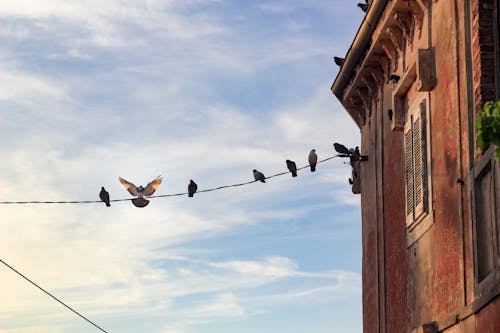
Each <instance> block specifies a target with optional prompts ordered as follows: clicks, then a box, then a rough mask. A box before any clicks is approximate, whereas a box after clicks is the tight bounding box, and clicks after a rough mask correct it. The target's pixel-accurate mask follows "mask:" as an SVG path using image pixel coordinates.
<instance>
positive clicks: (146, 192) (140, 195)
mask: <svg viewBox="0 0 500 333" xmlns="http://www.w3.org/2000/svg"><path fill="white" fill-rule="evenodd" d="M118 179H119V180H120V183H122V185H123V187H125V189H126V190H127V191H128V192H129V193H130V194H132V195H133V196H134V197H137V198H135V199H132V203H133V204H134V205H135V206H136V207H140V208H142V207H146V206H147V205H148V204H149V200H147V199H144V197H150V196H152V195H153V193H155V191H156V190H157V189H158V187H160V184H161V182H162V180H163V178H162V177H161V176H158V177H156V178H155V179H153V180H152V181H151V182H149V184H148V185H147V186H146V187H142V185H141V186H139V187H137V186H135V185H134V184H132V183H131V182H129V181H127V180H125V179H123V178H122V177H118Z"/></svg>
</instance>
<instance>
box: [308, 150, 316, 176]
mask: <svg viewBox="0 0 500 333" xmlns="http://www.w3.org/2000/svg"><path fill="white" fill-rule="evenodd" d="M317 163H318V155H316V149H313V150H311V152H310V153H309V166H310V167H311V172H314V171H316V164H317Z"/></svg>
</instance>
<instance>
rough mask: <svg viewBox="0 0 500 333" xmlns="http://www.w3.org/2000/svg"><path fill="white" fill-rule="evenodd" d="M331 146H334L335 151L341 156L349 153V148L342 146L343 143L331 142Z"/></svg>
mask: <svg viewBox="0 0 500 333" xmlns="http://www.w3.org/2000/svg"><path fill="white" fill-rule="evenodd" d="M333 147H334V148H335V151H337V153H339V154H340V156H341V157H347V156H349V155H350V153H349V149H347V147H346V146H344V145H343V144H340V143H337V142H335V143H334V144H333Z"/></svg>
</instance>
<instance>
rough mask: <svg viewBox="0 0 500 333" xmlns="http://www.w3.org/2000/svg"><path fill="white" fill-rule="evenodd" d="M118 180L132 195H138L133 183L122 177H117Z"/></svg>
mask: <svg viewBox="0 0 500 333" xmlns="http://www.w3.org/2000/svg"><path fill="white" fill-rule="evenodd" d="M118 180H120V183H122V185H123V187H125V189H126V190H127V191H128V192H129V193H130V194H132V195H133V196H134V197H138V196H139V195H140V193H139V191H138V190H137V187H136V186H135V185H134V184H132V183H131V182H129V181H127V180H125V179H123V178H122V177H118Z"/></svg>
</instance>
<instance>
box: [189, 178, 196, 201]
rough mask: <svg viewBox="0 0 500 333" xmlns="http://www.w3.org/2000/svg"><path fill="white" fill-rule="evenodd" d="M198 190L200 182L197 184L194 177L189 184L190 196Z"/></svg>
mask: <svg viewBox="0 0 500 333" xmlns="http://www.w3.org/2000/svg"><path fill="white" fill-rule="evenodd" d="M197 190H198V184H196V183H195V182H194V181H193V180H192V179H191V180H190V181H189V185H188V196H189V197H191V198H192V197H193V195H194V194H195V193H196V191H197Z"/></svg>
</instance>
